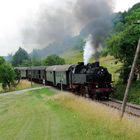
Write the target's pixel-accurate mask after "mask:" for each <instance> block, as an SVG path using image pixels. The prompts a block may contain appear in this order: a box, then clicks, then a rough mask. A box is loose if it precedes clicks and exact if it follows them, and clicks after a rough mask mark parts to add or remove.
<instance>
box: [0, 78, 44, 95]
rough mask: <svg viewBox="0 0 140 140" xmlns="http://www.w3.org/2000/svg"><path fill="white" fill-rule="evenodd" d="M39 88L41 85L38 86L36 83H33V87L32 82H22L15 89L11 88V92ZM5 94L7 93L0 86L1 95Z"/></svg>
mask: <svg viewBox="0 0 140 140" xmlns="http://www.w3.org/2000/svg"><path fill="white" fill-rule="evenodd" d="M39 86H41V85H39V84H36V83H33V84H32V86H31V82H30V81H28V80H20V83H19V84H18V85H17V86H16V87H15V88H14V87H11V89H10V91H16V90H22V89H27V88H34V87H39ZM3 92H5V91H4V90H3V89H2V85H1V84H0V93H3ZM6 92H9V91H6Z"/></svg>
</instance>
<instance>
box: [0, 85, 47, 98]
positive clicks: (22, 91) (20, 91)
mask: <svg viewBox="0 0 140 140" xmlns="http://www.w3.org/2000/svg"><path fill="white" fill-rule="evenodd" d="M42 88H47V86H45V87H43V86H42V87H36V88H28V89H23V90H18V91H12V92H6V93H1V94H0V96H8V95H17V94H22V93H25V92H27V91H31V90H38V89H42Z"/></svg>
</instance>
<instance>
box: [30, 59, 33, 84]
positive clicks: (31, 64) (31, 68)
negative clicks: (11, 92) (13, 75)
mask: <svg viewBox="0 0 140 140" xmlns="http://www.w3.org/2000/svg"><path fill="white" fill-rule="evenodd" d="M30 62H31V65H30V71H31V73H30V74H31V79H30V80H31V87H32V85H33V82H32V60H31V59H30Z"/></svg>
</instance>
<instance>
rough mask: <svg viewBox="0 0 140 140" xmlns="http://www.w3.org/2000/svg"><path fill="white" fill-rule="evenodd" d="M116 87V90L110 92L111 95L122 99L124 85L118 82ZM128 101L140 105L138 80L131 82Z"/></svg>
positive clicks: (139, 82) (139, 84)
mask: <svg viewBox="0 0 140 140" xmlns="http://www.w3.org/2000/svg"><path fill="white" fill-rule="evenodd" d="M116 87H117V88H116V91H115V92H114V94H112V97H113V98H116V99H118V100H123V95H124V92H125V89H126V85H123V84H120V83H118V84H117V85H116ZM128 101H129V102H130V103H132V104H138V105H140V81H136V82H134V83H133V84H132V87H131V89H130V92H129V97H128Z"/></svg>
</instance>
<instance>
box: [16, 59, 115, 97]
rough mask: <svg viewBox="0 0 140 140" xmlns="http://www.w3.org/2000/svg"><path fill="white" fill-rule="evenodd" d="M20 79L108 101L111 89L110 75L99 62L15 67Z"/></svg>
mask: <svg viewBox="0 0 140 140" xmlns="http://www.w3.org/2000/svg"><path fill="white" fill-rule="evenodd" d="M15 69H16V71H18V72H19V73H20V75H21V78H26V79H28V80H32V81H34V82H38V83H45V84H46V85H52V86H55V87H58V88H61V89H65V90H69V91H73V92H74V93H75V94H78V95H82V96H88V97H90V98H95V99H101V98H105V99H109V95H110V93H111V92H112V91H113V88H112V75H111V74H110V73H109V72H108V70H107V68H104V67H102V66H100V64H99V62H95V63H92V64H88V65H86V66H85V65H84V63H83V62H80V63H78V64H76V65H55V66H48V67H47V66H41V67H39V66H38V67H16V68H15Z"/></svg>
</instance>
